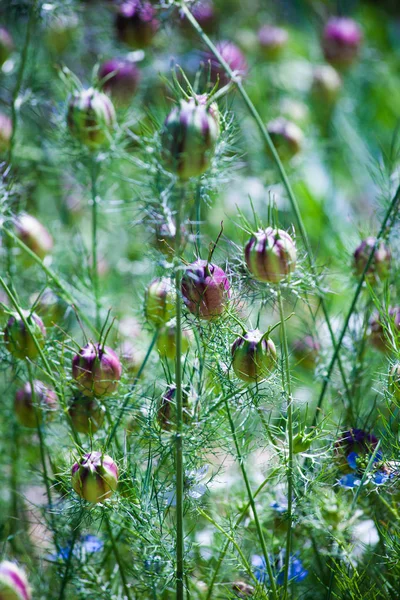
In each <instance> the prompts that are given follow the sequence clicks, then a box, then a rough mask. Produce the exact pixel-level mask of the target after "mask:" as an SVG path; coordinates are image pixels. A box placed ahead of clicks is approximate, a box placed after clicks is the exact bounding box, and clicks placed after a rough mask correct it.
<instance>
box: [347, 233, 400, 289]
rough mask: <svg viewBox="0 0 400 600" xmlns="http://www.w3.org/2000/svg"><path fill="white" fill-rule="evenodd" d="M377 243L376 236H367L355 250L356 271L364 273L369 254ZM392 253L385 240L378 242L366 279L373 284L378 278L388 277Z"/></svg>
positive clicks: (358, 273) (359, 273)
mask: <svg viewBox="0 0 400 600" xmlns="http://www.w3.org/2000/svg"><path fill="white" fill-rule="evenodd" d="M375 243H376V239H375V238H374V237H367V238H366V239H365V240H363V241H362V242H361V244H360V245H359V246H358V247H357V248H356V250H355V252H354V271H355V273H356V274H357V275H362V273H363V272H364V269H365V267H366V265H367V262H368V259H369V256H370V254H371V252H372V249H373V247H374V245H375ZM391 260H392V255H391V252H390V250H389V248H388V247H387V246H386V244H385V243H384V242H378V245H377V246H376V249H375V251H374V256H373V258H372V261H371V263H370V265H369V267H368V271H367V272H366V277H365V278H366V280H367V281H368V282H369V283H370V284H371V285H372V284H374V283H376V282H377V280H378V279H379V280H381V281H384V280H385V279H387V278H388V276H389V272H390V264H391Z"/></svg>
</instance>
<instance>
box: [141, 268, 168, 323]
mask: <svg viewBox="0 0 400 600" xmlns="http://www.w3.org/2000/svg"><path fill="white" fill-rule="evenodd" d="M145 314H146V318H147V320H148V321H149V322H150V323H152V324H153V325H155V326H156V327H160V326H161V325H163V324H164V323H166V322H167V321H169V320H170V319H172V317H173V316H174V315H175V290H174V287H173V285H172V283H171V280H170V279H167V278H166V277H164V278H162V279H154V281H152V282H151V283H150V285H149V286H148V288H147V290H146V295H145Z"/></svg>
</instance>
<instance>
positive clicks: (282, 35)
mask: <svg viewBox="0 0 400 600" xmlns="http://www.w3.org/2000/svg"><path fill="white" fill-rule="evenodd" d="M288 40H289V34H288V32H287V30H286V29H283V28H282V27H275V26H274V25H263V26H262V27H261V29H260V30H259V32H258V42H259V44H260V48H261V50H262V53H263V55H264V56H265V58H268V59H276V58H278V57H279V55H280V54H281V53H282V50H283V49H284V48H285V46H286V44H287V43H288Z"/></svg>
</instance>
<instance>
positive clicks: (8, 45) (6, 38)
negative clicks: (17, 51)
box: [0, 27, 14, 67]
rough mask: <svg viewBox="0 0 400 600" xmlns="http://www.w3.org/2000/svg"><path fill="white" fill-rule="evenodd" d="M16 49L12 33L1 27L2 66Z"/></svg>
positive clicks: (0, 59) (0, 56) (0, 52)
mask: <svg viewBox="0 0 400 600" xmlns="http://www.w3.org/2000/svg"><path fill="white" fill-rule="evenodd" d="M13 50H14V42H13V40H12V37H11V35H10V34H9V32H8V31H7V29H5V28H4V27H0V67H1V66H2V65H3V64H4V63H5V62H6V60H7V59H8V58H9V57H10V55H11V52H12V51H13Z"/></svg>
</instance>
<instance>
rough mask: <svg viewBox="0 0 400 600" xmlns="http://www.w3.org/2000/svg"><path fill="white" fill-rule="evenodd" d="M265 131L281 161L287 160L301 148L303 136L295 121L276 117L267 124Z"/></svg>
mask: <svg viewBox="0 0 400 600" xmlns="http://www.w3.org/2000/svg"><path fill="white" fill-rule="evenodd" d="M267 131H268V133H269V135H270V138H271V140H272V143H273V144H274V146H275V150H276V151H277V153H278V156H279V158H280V159H281V160H282V161H284V162H285V161H289V160H290V159H291V158H293V157H294V156H296V154H298V153H299V152H300V150H301V149H302V146H303V139H304V136H303V132H302V131H301V129H300V127H299V126H298V125H296V123H292V122H291V121H288V120H287V119H284V118H283V117H278V118H277V119H274V120H273V121H270V122H269V123H268V124H267Z"/></svg>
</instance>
